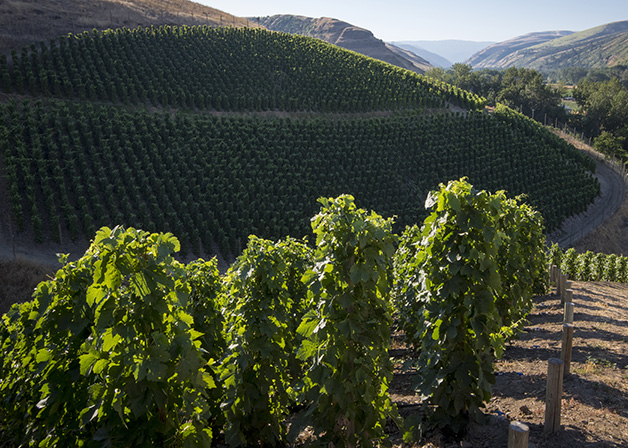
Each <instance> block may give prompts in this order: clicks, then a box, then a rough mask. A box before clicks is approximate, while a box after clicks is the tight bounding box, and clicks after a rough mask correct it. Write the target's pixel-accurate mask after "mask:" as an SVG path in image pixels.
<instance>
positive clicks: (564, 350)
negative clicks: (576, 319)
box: [560, 324, 574, 376]
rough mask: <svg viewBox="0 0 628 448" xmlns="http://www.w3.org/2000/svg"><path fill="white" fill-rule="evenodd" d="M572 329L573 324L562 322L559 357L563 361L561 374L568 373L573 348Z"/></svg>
mask: <svg viewBox="0 0 628 448" xmlns="http://www.w3.org/2000/svg"><path fill="white" fill-rule="evenodd" d="M573 330H574V326H573V324H563V344H562V347H561V350H560V359H561V361H562V362H563V376H567V375H569V370H570V365H571V350H572V348H573Z"/></svg>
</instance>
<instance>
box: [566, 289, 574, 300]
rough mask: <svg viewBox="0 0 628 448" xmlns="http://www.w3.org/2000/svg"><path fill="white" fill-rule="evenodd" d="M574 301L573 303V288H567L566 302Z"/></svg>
mask: <svg viewBox="0 0 628 448" xmlns="http://www.w3.org/2000/svg"><path fill="white" fill-rule="evenodd" d="M566 302H572V303H573V289H567V290H565V303H566Z"/></svg>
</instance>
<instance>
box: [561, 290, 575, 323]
mask: <svg viewBox="0 0 628 448" xmlns="http://www.w3.org/2000/svg"><path fill="white" fill-rule="evenodd" d="M567 292H568V293H569V292H571V289H568V290H567ZM573 311H574V304H573V302H571V301H568V302H565V314H564V318H563V323H565V324H573Z"/></svg>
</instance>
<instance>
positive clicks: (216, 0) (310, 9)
mask: <svg viewBox="0 0 628 448" xmlns="http://www.w3.org/2000/svg"><path fill="white" fill-rule="evenodd" d="M195 1H197V2H198V3H203V4H206V5H208V6H211V7H213V8H217V9H220V10H222V11H225V12H228V13H230V14H233V15H236V16H241V17H247V16H253V17H255V16H270V15H274V14H295V15H303V16H308V17H333V18H335V19H340V20H344V21H345V22H349V23H351V24H353V25H357V26H360V27H363V28H367V29H369V30H371V31H372V32H373V34H375V36H376V37H378V38H380V39H383V40H385V41H395V40H443V39H463V40H474V41H494V42H500V41H503V40H507V39H510V38H513V37H516V36H520V35H522V34H526V33H530V32H533V31H554V30H570V31H582V30H585V29H587V28H592V27H594V26H598V25H603V24H605V23H609V22H616V21H620V20H628V1H627V0H570V1H568V2H561V1H557V0H524V1H519V0H445V1H439V0H414V1H412V0H386V1H375V0H361V1H358V0H348V1H347V0H315V1H299V0H195Z"/></svg>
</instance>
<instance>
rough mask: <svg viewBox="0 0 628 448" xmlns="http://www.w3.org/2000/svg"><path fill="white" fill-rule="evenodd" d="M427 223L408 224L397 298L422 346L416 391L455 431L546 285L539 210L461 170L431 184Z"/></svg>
mask: <svg viewBox="0 0 628 448" xmlns="http://www.w3.org/2000/svg"><path fill="white" fill-rule="evenodd" d="M426 207H428V208H431V209H432V213H431V215H430V216H429V217H428V218H427V219H426V220H425V223H424V225H423V227H422V228H421V229H419V228H418V227H416V226H415V227H412V228H409V229H407V230H406V232H405V233H404V234H403V236H402V238H401V243H400V246H399V249H398V251H397V254H396V256H395V281H396V285H395V302H396V305H397V308H398V309H399V321H400V325H401V327H402V328H403V329H404V331H405V333H406V338H407V340H408V341H409V342H411V343H412V344H413V345H414V347H415V349H416V351H417V352H418V359H417V360H416V362H415V366H416V368H417V371H418V378H419V379H418V382H417V388H418V391H419V392H420V393H421V395H422V396H423V398H424V402H423V407H424V412H425V413H426V415H427V417H428V419H429V421H430V422H431V424H433V425H436V426H439V427H443V428H446V429H448V430H451V431H453V432H461V431H463V430H464V428H465V426H466V424H467V422H468V421H469V419H470V418H473V419H477V418H479V416H480V414H481V413H480V408H481V407H482V406H483V404H484V403H486V402H487V401H488V399H489V398H490V394H491V384H492V383H493V382H494V374H493V362H494V359H495V357H499V356H501V353H502V352H503V350H504V347H505V338H508V337H511V336H512V335H513V332H514V331H515V330H516V328H517V326H518V325H519V323H520V320H521V319H523V318H524V317H525V315H526V314H527V313H528V312H529V309H530V307H531V300H530V299H531V296H532V291H533V287H534V285H539V286H540V287H543V288H544V287H545V283H544V282H545V278H546V277H547V273H546V268H545V263H546V261H545V256H544V253H543V247H544V246H543V243H544V238H543V234H542V224H541V219H540V216H539V215H538V213H536V212H534V211H532V210H531V209H529V207H527V206H525V205H523V206H521V205H519V204H518V203H517V201H515V200H509V199H507V198H506V197H505V195H504V193H503V192H498V193H497V194H494V195H491V194H489V193H487V192H486V191H478V190H476V189H475V188H473V187H472V186H471V185H470V184H469V183H467V182H465V181H464V180H461V181H455V182H450V183H449V184H448V185H446V186H444V185H443V186H441V189H440V190H439V191H434V192H432V193H430V195H429V196H428V199H427V201H426Z"/></svg>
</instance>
